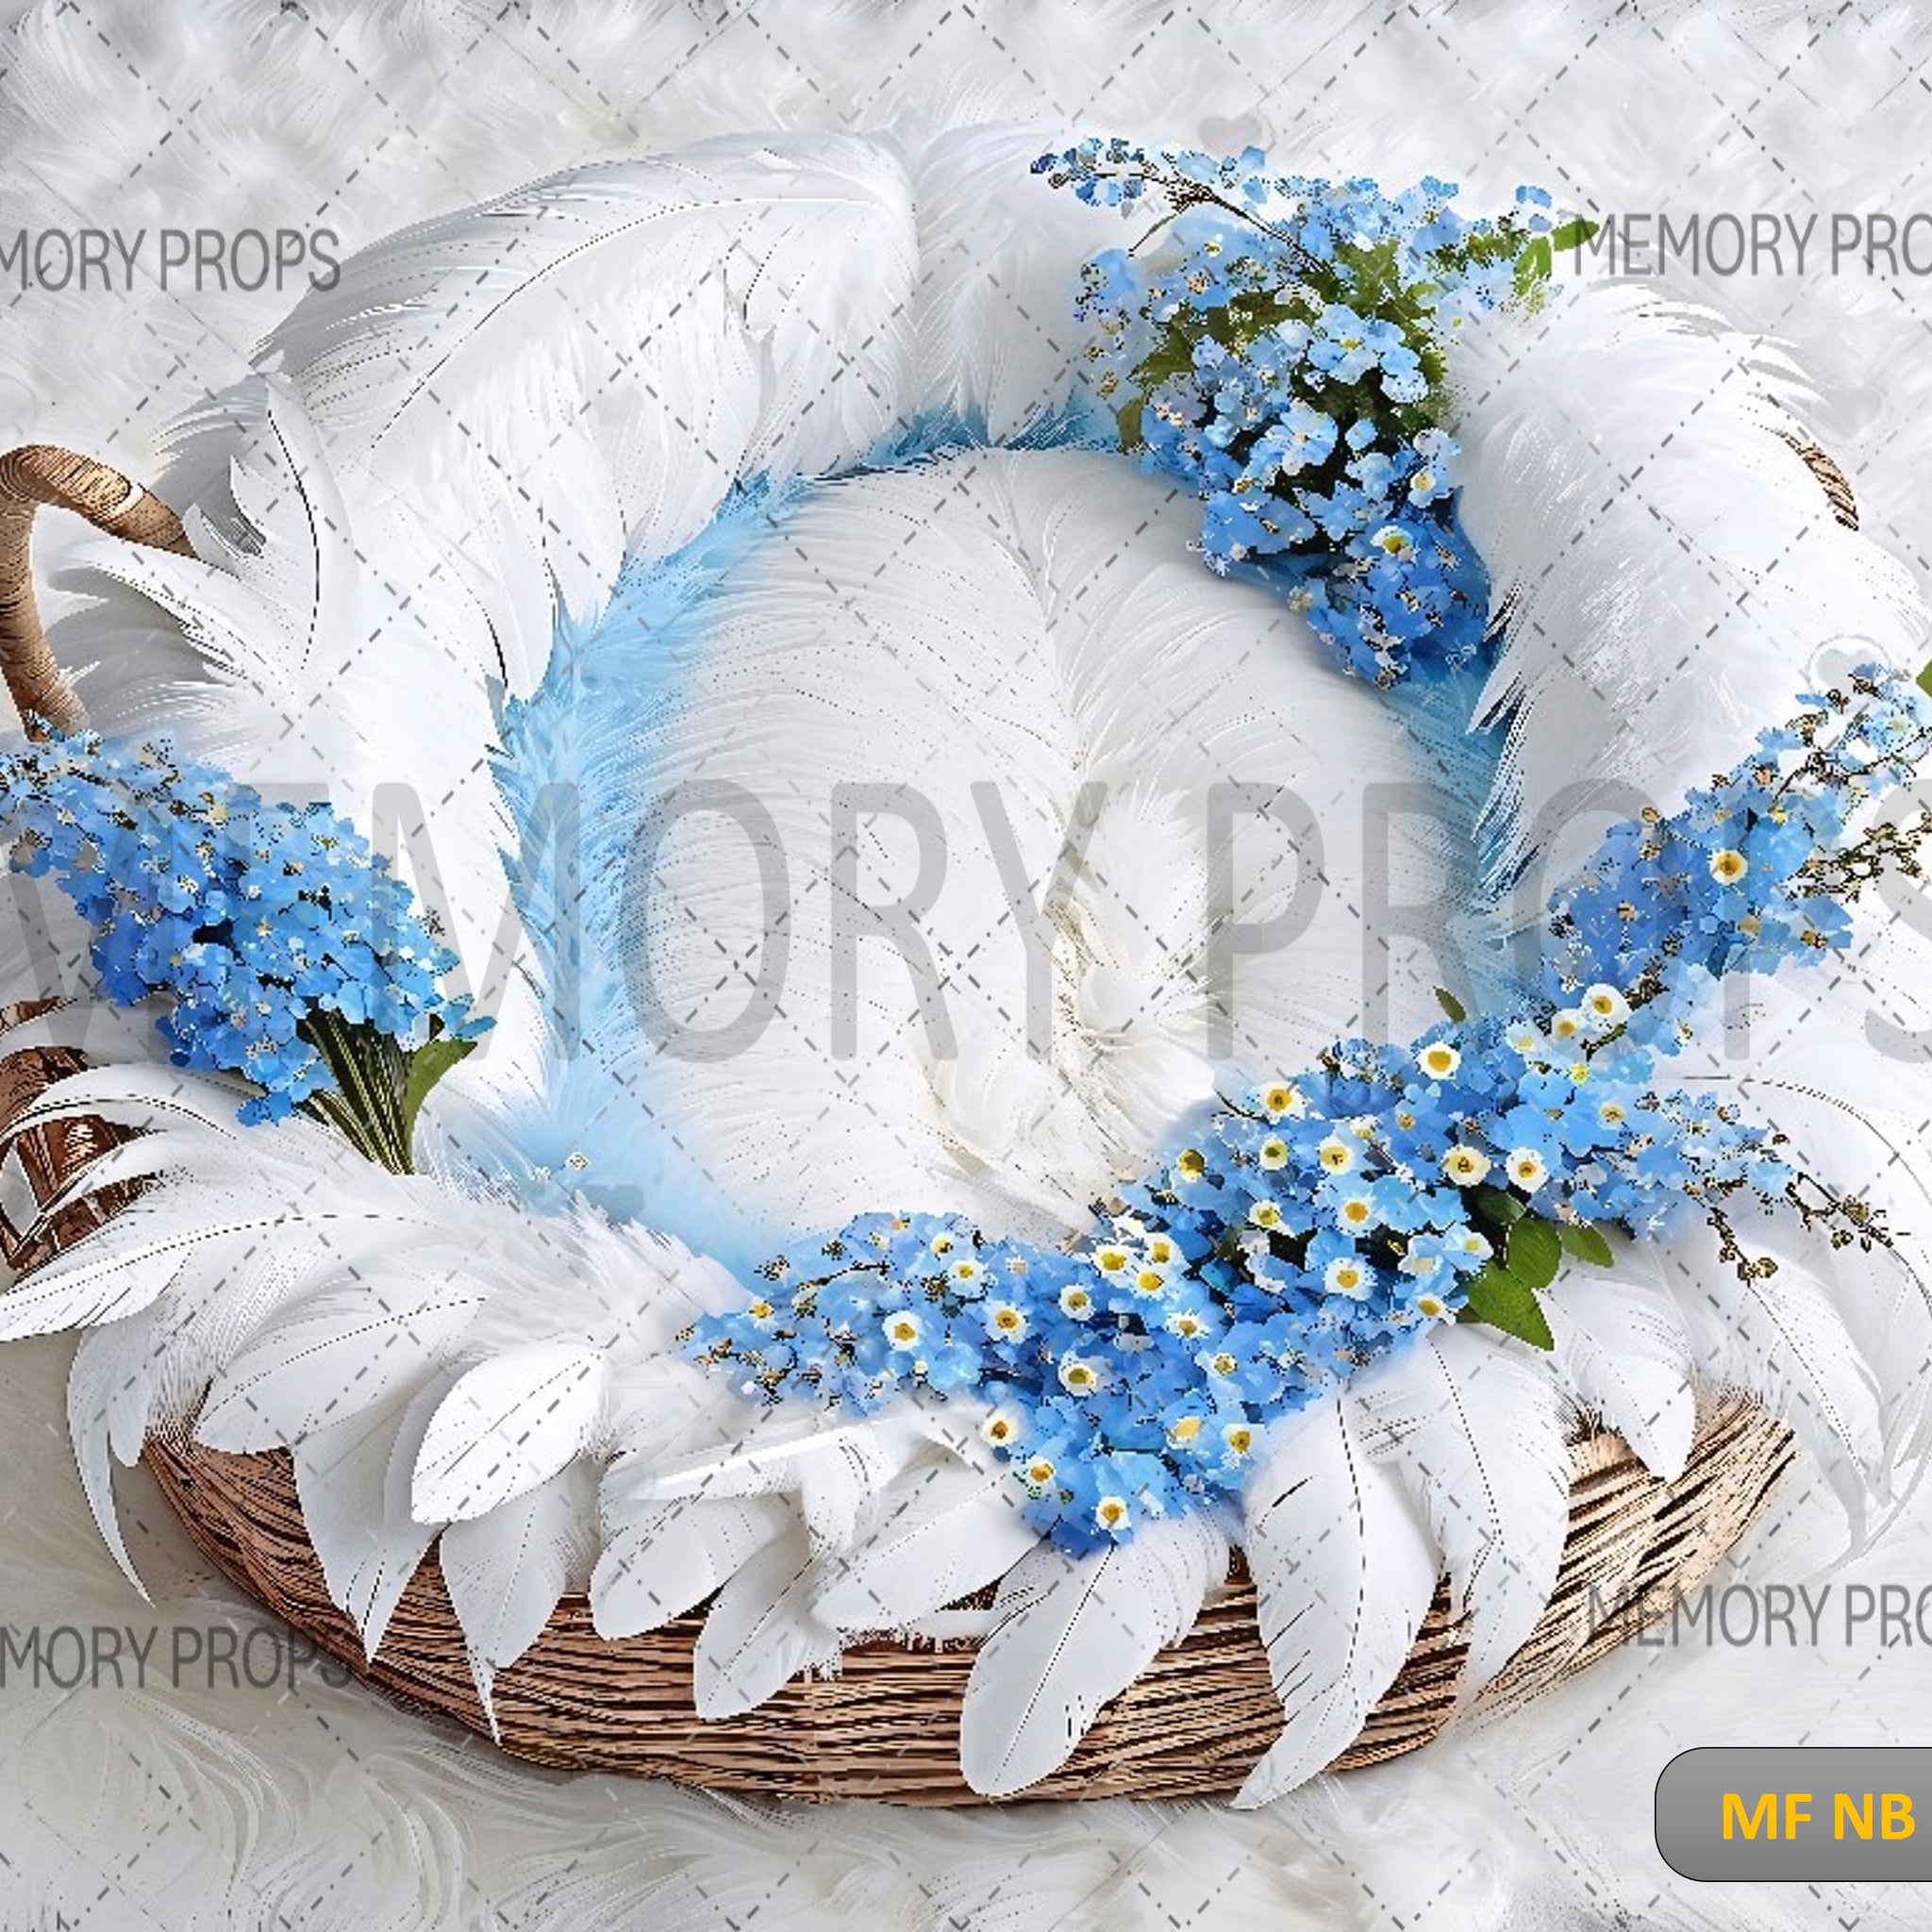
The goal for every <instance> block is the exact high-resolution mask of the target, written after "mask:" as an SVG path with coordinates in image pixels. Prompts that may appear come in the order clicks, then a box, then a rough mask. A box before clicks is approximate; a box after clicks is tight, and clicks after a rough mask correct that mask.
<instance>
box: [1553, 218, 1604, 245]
mask: <svg viewBox="0 0 1932 1932" xmlns="http://www.w3.org/2000/svg"><path fill="white" fill-rule="evenodd" d="M1597 228H1598V224H1597V223H1595V222H1592V221H1591V219H1590V218H1589V217H1588V216H1587V215H1578V216H1576V218H1575V219H1574V221H1568V222H1559V223H1558V224H1557V226H1556V227H1555V228H1553V229H1552V230H1551V231H1550V246H1551V247H1552V248H1581V247H1582V246H1583V244H1584V243H1585V242H1588V241H1589V240H1590V239H1591V237H1592V236H1593V235H1595V234H1596V232H1597Z"/></svg>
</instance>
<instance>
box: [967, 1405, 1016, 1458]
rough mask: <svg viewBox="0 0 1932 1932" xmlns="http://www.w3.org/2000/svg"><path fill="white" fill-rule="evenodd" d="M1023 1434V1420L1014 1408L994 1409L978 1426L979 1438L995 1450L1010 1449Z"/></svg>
mask: <svg viewBox="0 0 1932 1932" xmlns="http://www.w3.org/2000/svg"><path fill="white" fill-rule="evenodd" d="M1025 1432H1026V1423H1025V1418H1024V1416H1022V1415H1021V1413H1020V1411H1019V1410H1018V1409H1016V1408H996V1409H994V1410H993V1412H992V1413H991V1415H990V1416H988V1417H987V1419H986V1420H985V1421H984V1422H983V1423H981V1424H980V1425H979V1433H980V1434H981V1436H983V1437H984V1438H985V1439H986V1441H989V1442H991V1444H992V1446H993V1447H994V1448H995V1449H1010V1448H1011V1447H1012V1445H1013V1444H1014V1443H1015V1442H1017V1441H1019V1440H1020V1438H1021V1437H1022V1436H1023V1435H1024V1434H1025Z"/></svg>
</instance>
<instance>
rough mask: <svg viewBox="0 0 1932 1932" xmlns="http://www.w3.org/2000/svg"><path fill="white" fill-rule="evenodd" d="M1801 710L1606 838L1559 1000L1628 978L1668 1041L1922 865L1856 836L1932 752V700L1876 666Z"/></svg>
mask: <svg viewBox="0 0 1932 1932" xmlns="http://www.w3.org/2000/svg"><path fill="white" fill-rule="evenodd" d="M1799 706H1800V708H1799V710H1798V713H1797V715H1796V716H1795V717H1794V718H1792V719H1791V720H1790V722H1789V723H1787V724H1781V725H1777V726H1775V727H1774V728H1772V729H1770V730H1766V731H1762V732H1760V733H1759V734H1758V738H1757V748H1756V751H1755V752H1754V754H1753V756H1752V757H1750V758H1746V759H1745V760H1744V761H1743V763H1741V764H1740V765H1739V766H1738V768H1737V769H1736V770H1735V771H1733V772H1730V773H1728V774H1725V775H1724V776H1722V777H1719V778H1715V779H1713V780H1712V781H1711V783H1710V784H1709V785H1708V786H1707V787H1704V788H1703V789H1701V790H1699V791H1693V792H1692V793H1691V796H1690V798H1689V799H1688V801H1687V802H1686V804H1685V807H1684V808H1683V810H1681V811H1680V812H1677V813H1675V814H1674V815H1673V816H1672V817H1669V818H1665V817H1664V816H1663V815H1662V814H1661V813H1659V812H1658V811H1657V810H1656V809H1655V808H1647V809H1646V810H1644V811H1643V812H1642V813H1641V815H1640V816H1639V817H1638V818H1637V819H1635V820H1633V821H1629V822H1627V823H1625V824H1622V825H1619V826H1616V827H1614V828H1613V829H1612V830H1611V831H1610V832H1609V833H1608V835H1607V837H1606V838H1605V839H1604V841H1603V842H1602V843H1601V844H1600V845H1599V847H1598V848H1597V851H1596V853H1595V855H1594V856H1593V857H1592V858H1591V861H1590V863H1589V864H1588V865H1587V866H1585V867H1584V869H1583V871H1582V872H1581V873H1580V874H1578V876H1577V877H1576V879H1575V880H1574V882H1573V883H1572V884H1571V885H1570V886H1569V887H1568V888H1567V889H1566V890H1565V891H1563V892H1562V893H1560V894H1559V895H1558V896H1557V899H1556V900H1555V901H1554V902H1553V905H1552V908H1551V917H1550V931H1551V933H1552V935H1553V937H1554V941H1555V944H1554V946H1553V948H1552V950H1551V954H1550V957H1549V958H1548V960H1547V961H1546V963H1545V967H1544V976H1545V982H1546V986H1547V990H1548V992H1549V994H1550V997H1551V999H1552V1000H1553V1002H1555V1004H1557V1006H1558V1007H1567V1006H1569V1004H1570V1003H1571V1000H1572V998H1573V996H1574V992H1575V990H1576V988H1577V987H1578V986H1580V985H1582V984H1584V983H1585V982H1587V981H1592V980H1600V979H1607V980H1609V981H1612V982H1613V983H1614V984H1616V985H1618V986H1621V987H1624V988H1625V989H1627V991H1628V996H1629V999H1630V1001H1631V1003H1632V1004H1633V1005H1635V1006H1638V1007H1640V1008H1642V1011H1641V1016H1640V1017H1639V1018H1638V1019H1636V1020H1635V1021H1633V1023H1632V1029H1633V1031H1634V1032H1635V1033H1636V1034H1637V1036H1638V1037H1639V1038H1655V1039H1657V1040H1659V1041H1662V1042H1664V1043H1665V1044H1666V1045H1668V1044H1669V1043H1670V1041H1671V1040H1672V1038H1673V1035H1674V1033H1675V1031H1676V1030H1677V1029H1678V1028H1681V1027H1683V1026H1685V1025H1686V1024H1688V1015H1689V1013H1690V1010H1691V1008H1692V1006H1694V1004H1695V1001H1696V997H1697V994H1698V992H1699V991H1700V990H1701V989H1702V988H1704V987H1705V986H1707V985H1708V983H1709V982H1710V980H1711V979H1713V978H1718V977H1722V976H1723V975H1724V974H1726V973H1738V972H1746V973H1773V972H1775V971H1776V970H1777V968H1778V967H1779V966H1780V965H1782V964H1783V963H1784V962H1785V961H1787V960H1790V959H1802V958H1807V957H1809V956H1813V955H1816V954H1818V953H1822V952H1824V951H1827V950H1830V949H1832V948H1835V947H1839V946H1842V945H1843V944H1844V943H1845V941H1846V939H1847V937H1848V935H1849V920H1848V917H1847V914H1846V911H1845V904H1846V902H1848V901H1851V900H1855V899H1856V898H1857V895H1858V891H1859V889H1860V886H1861V885H1862V884H1863V882H1864V881H1865V879H1866V878H1867V877H1868V876H1870V875H1871V874H1872V873H1873V871H1874V868H1876V867H1880V866H1882V865H1884V864H1886V863H1894V864H1900V865H1903V866H1904V867H1906V868H1907V869H1908V870H1909V869H1911V868H1912V867H1914V866H1915V865H1916V864H1917V859H1916V857H1915V855H1914V854H1913V852H1912V851H1911V850H1909V849H1900V843H1899V841H1898V840H1897V838H1896V829H1897V828H1895V827H1892V826H1890V825H1889V824H1876V825H1874V826H1871V827H1869V828H1868V829H1866V830H1864V831H1862V832H1860V833H1857V835H1856V836H1854V835H1852V826H1853V824H1854V822H1855V821H1856V820H1857V819H1858V817H1859V815H1860V814H1861V813H1862V812H1863V811H1864V810H1865V808H1868V807H1869V806H1870V805H1871V803H1872V802H1873V800H1874V798H1875V797H1876V796H1877V795H1878V794H1879V793H1880V792H1882V791H1888V790H1890V789H1891V788H1892V787H1894V786H1898V785H1903V784H1907V783H1908V782H1909V781H1910V780H1911V778H1912V776H1913V775H1914V774H1915V772H1916V771H1917V769H1918V766H1919V763H1920V762H1921V760H1923V759H1924V757H1925V756H1926V753H1927V751H1928V749H1932V701H1928V699H1927V697H1926V695H1925V693H1924V691H1921V690H1919V689H1918V688H1917V687H1916V686H1914V685H1911V684H1908V683H1907V682H1906V681H1905V680H1904V679H1902V678H1900V677H1898V676H1896V675H1893V674H1892V673H1890V672H1888V671H1885V670H1883V669H1882V668H1880V667H1877V666H1869V665H1868V666H1866V667H1863V668H1862V669H1860V670H1857V671H1855V672H1853V673H1852V674H1851V675H1848V676H1847V677H1846V678H1845V679H1844V680H1843V682H1842V684H1841V685H1840V686H1838V687H1835V688H1833V689H1832V690H1830V691H1818V692H1808V693H1807V694H1806V695H1805V696H1804V697H1802V698H1801V699H1800V700H1799Z"/></svg>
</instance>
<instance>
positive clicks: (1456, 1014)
mask: <svg viewBox="0 0 1932 1932" xmlns="http://www.w3.org/2000/svg"><path fill="white" fill-rule="evenodd" d="M1436 1001H1437V1004H1438V1005H1439V1006H1441V1008H1442V1010H1443V1011H1444V1012H1445V1013H1447V1014H1448V1015H1449V1017H1450V1018H1451V1019H1452V1020H1454V1021H1455V1022H1456V1023H1457V1025H1460V1024H1462V1022H1463V1021H1465V1020H1466V1019H1468V1018H1469V1008H1467V1007H1465V1006H1464V1005H1463V1004H1462V1002H1461V1001H1460V1000H1459V999H1457V997H1456V995H1455V994H1454V993H1453V992H1451V991H1449V989H1448V988H1447V987H1446V986H1439V987H1438V988H1437V989H1436Z"/></svg>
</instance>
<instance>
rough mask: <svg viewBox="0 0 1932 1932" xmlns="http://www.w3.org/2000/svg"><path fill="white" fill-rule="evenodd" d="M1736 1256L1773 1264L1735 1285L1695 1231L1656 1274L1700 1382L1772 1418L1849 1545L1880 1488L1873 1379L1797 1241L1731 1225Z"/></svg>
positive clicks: (1763, 1225) (1741, 1221) (1760, 1226)
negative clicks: (1820, 1478)
mask: <svg viewBox="0 0 1932 1932" xmlns="http://www.w3.org/2000/svg"><path fill="white" fill-rule="evenodd" d="M1738 1234H1739V1239H1740V1242H1741V1243H1742V1245H1743V1247H1744V1249H1745V1252H1746V1253H1747V1254H1750V1255H1754V1256H1757V1255H1768V1256H1770V1257H1773V1258H1774V1259H1775V1260H1776V1261H1777V1263H1778V1268H1777V1273H1776V1274H1774V1275H1772V1276H1770V1277H1769V1278H1768V1279H1762V1280H1759V1279H1753V1280H1752V1281H1749V1282H1745V1281H1741V1280H1740V1279H1739V1276H1738V1272H1737V1270H1736V1268H1735V1267H1734V1266H1732V1264H1730V1263H1729V1262H1726V1261H1724V1260H1722V1259H1721V1258H1720V1257H1719V1254H1718V1240H1717V1236H1716V1234H1715V1233H1714V1232H1713V1231H1712V1230H1711V1229H1710V1228H1708V1227H1706V1226H1701V1225H1700V1226H1699V1227H1697V1228H1696V1229H1695V1230H1694V1231H1693V1232H1691V1233H1689V1234H1686V1235H1684V1236H1682V1237H1680V1238H1678V1239H1677V1240H1675V1241H1673V1242H1672V1243H1671V1246H1670V1249H1669V1251H1668V1253H1667V1254H1666V1255H1665V1257H1664V1275H1665V1279H1666V1281H1667V1282H1668V1283H1669V1285H1670V1289H1671V1291H1672V1293H1673V1294H1674V1296H1675V1297H1676V1300H1677V1305H1678V1307H1681V1308H1682V1309H1683V1311H1684V1319H1685V1324H1686V1326H1687V1328H1688V1330H1689V1333H1690V1337H1691V1347H1692V1349H1693V1351H1694V1352H1695V1360H1696V1364H1697V1368H1698V1371H1699V1373H1700V1374H1704V1375H1705V1376H1707V1377H1708V1378H1709V1379H1710V1380H1712V1381H1714V1382H1718V1383H1722V1384H1728V1385H1730V1386H1732V1387H1736V1388H1740V1389H1742V1390H1744V1391H1746V1392H1747V1393H1749V1394H1751V1395H1753V1396H1755V1397H1757V1400H1758V1401H1759V1402H1760V1403H1762V1404H1763V1405H1764V1407H1766V1408H1768V1409H1769V1410H1770V1411H1771V1412H1772V1413H1773V1414H1774V1415H1776V1416H1779V1417H1782V1418H1783V1420H1784V1421H1786V1422H1788V1423H1789V1424H1790V1425H1791V1428H1792V1429H1793V1431H1794V1432H1795V1433H1796V1435H1797V1437H1798V1440H1799V1441H1800V1442H1802V1443H1803V1444H1804V1446H1805V1447H1806V1448H1807V1450H1808V1451H1809V1452H1810V1454H1811V1456H1812V1457H1813V1458H1814V1459H1815V1460H1816V1462H1817V1465H1818V1467H1819V1469H1820V1471H1821V1473H1822V1474H1824V1477H1825V1480H1826V1481H1827V1482H1828V1483H1829V1484H1830V1485H1831V1488H1832V1491H1833V1492H1834V1493H1835V1494H1836V1495H1837V1497H1838V1499H1839V1501H1840V1504H1841V1505H1842V1506H1843V1508H1844V1511H1845V1519H1846V1523H1847V1525H1848V1528H1849V1531H1850V1535H1851V1540H1852V1543H1853V1545H1854V1546H1855V1547H1857V1546H1861V1545H1862V1543H1863V1541H1864V1537H1865V1530H1866V1526H1867V1511H1868V1508H1869V1506H1870V1504H1871V1502H1872V1500H1873V1498H1874V1495H1878V1494H1882V1493H1883V1491H1884V1488H1885V1485H1886V1479H1887V1474H1888V1473H1887V1471H1886V1468H1885V1457H1884V1441H1885V1427H1884V1417H1883V1412H1882V1406H1881V1403H1880V1398H1879V1392H1878V1382H1877V1377H1876V1375H1875V1374H1874V1370H1873V1367H1872V1365H1871V1364H1870V1363H1869V1362H1867V1361H1866V1360H1865V1358H1864V1357H1863V1356H1862V1355H1861V1354H1860V1353H1859V1352H1858V1348H1857V1343H1856V1342H1855V1341H1853V1339H1852V1335H1851V1332H1850V1330H1849V1329H1848V1328H1847V1327H1846V1325H1845V1324H1844V1321H1843V1319H1842V1318H1841V1317H1840V1314H1839V1312H1838V1310H1837V1309H1836V1308H1835V1307H1833V1305H1832V1300H1831V1297H1830V1296H1829V1295H1828V1294H1827V1293H1826V1292H1825V1291H1824V1288H1823V1287H1822V1286H1821V1284H1820V1280H1819V1276H1818V1273H1817V1267H1816V1260H1815V1258H1814V1260H1813V1262H1812V1265H1807V1256H1806V1254H1805V1243H1804V1242H1803V1241H1800V1240H1797V1239H1794V1238H1793V1236H1792V1234H1791V1233H1790V1231H1789V1230H1787V1229H1784V1228H1781V1227H1779V1226H1778V1225H1777V1224H1774V1223H1773V1222H1770V1221H1768V1220H1762V1219H1757V1218H1753V1217H1750V1216H1748V1215H1740V1216H1739V1217H1738Z"/></svg>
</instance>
